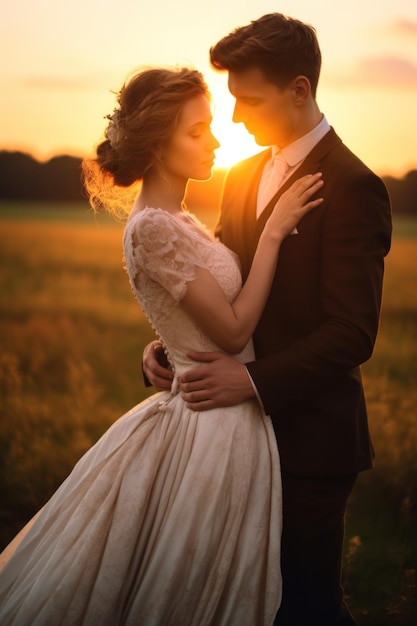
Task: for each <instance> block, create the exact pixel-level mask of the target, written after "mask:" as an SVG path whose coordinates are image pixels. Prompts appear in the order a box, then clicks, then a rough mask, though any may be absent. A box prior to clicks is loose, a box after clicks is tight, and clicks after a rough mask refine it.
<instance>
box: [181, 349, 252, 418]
mask: <svg viewBox="0 0 417 626" xmlns="http://www.w3.org/2000/svg"><path fill="white" fill-rule="evenodd" d="M188 356H189V357H190V358H191V359H193V360H194V361H198V362H199V363H201V365H200V366H199V367H196V368H194V369H192V370H189V371H188V372H186V373H185V374H182V375H181V379H180V388H181V392H182V397H183V399H184V400H185V402H186V403H187V406H188V408H190V409H192V410H193V411H206V410H208V409H214V408H216V407H217V408H219V407H225V406H234V405H235V404H240V403H241V402H244V401H245V400H248V399H249V398H253V397H254V396H255V391H254V389H253V386H252V384H251V381H250V378H249V375H248V372H247V370H246V367H245V366H244V365H243V364H242V363H238V362H237V361H235V359H232V358H231V357H229V356H227V355H225V354H223V353H221V352H189V353H188Z"/></svg>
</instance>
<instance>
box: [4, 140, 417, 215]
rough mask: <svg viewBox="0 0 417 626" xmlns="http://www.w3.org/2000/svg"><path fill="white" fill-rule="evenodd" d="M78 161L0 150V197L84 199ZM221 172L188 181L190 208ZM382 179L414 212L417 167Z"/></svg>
mask: <svg viewBox="0 0 417 626" xmlns="http://www.w3.org/2000/svg"><path fill="white" fill-rule="evenodd" d="M81 162H82V159H81V158H78V157H72V156H67V155H60V156H55V157H53V158H52V159H50V160H49V161H46V162H45V163H41V162H40V161H37V160H36V159H35V158H34V157H32V156H31V155H30V154H26V153H24V152H11V151H7V150H3V151H0V200H9V201H10V200H11V201H13V200H16V201H17V200H20V201H61V202H62V201H66V202H79V201H81V200H84V201H85V200H86V194H85V191H84V189H83V184H82V176H81ZM224 173H225V170H215V171H214V175H213V177H212V179H211V180H210V181H208V182H206V183H194V182H192V183H191V184H190V186H189V196H190V201H189V204H190V207H191V208H192V206H193V205H194V206H195V205H200V206H201V207H202V208H203V207H204V208H206V207H207V208H210V206H213V203H214V204H215V203H216V200H217V199H218V197H219V194H220V189H221V185H222V181H223V177H224ZM382 179H383V181H384V183H385V185H386V186H387V189H388V191H389V194H390V196H391V200H392V208H393V212H394V213H401V214H408V215H417V170H411V171H409V172H408V173H407V174H406V175H405V176H403V177H402V178H395V177H393V176H383V177H382Z"/></svg>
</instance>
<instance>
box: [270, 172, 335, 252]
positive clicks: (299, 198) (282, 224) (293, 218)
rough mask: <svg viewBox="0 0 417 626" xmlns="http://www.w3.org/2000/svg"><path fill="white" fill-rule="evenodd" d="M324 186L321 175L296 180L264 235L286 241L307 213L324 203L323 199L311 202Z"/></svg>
mask: <svg viewBox="0 0 417 626" xmlns="http://www.w3.org/2000/svg"><path fill="white" fill-rule="evenodd" d="M322 185H323V180H322V179H321V173H318V174H309V175H307V176H303V177H302V178H299V179H298V180H296V181H295V183H293V184H292V185H291V187H290V188H289V189H287V191H285V192H284V193H283V194H282V196H281V197H280V199H279V200H278V202H277V203H276V205H275V207H274V210H273V212H272V213H271V215H270V217H269V218H268V221H267V223H266V225H265V229H264V233H265V234H267V235H269V236H272V237H273V238H274V239H275V238H276V239H277V240H278V241H279V242H281V241H282V240H283V239H285V237H286V236H287V235H289V234H290V233H291V232H292V231H293V230H294V228H295V227H296V226H297V224H298V222H299V221H300V220H301V218H302V217H303V216H304V215H305V214H306V213H308V212H309V211H311V210H312V209H314V208H315V207H317V206H318V205H319V204H321V203H322V202H323V198H316V199H315V200H310V198H311V197H312V196H314V194H315V193H316V192H317V191H318V190H319V189H320V187H322Z"/></svg>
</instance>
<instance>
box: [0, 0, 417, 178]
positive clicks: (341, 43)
mask: <svg viewBox="0 0 417 626" xmlns="http://www.w3.org/2000/svg"><path fill="white" fill-rule="evenodd" d="M273 11H280V12H281V13H284V14H286V15H291V16H292V17H296V18H298V19H301V20H303V21H305V22H308V23H310V24H312V25H313V26H314V27H315V28H316V30H317V34H318V37H319V41H320V44H321V49H322V54H323V68H322V75H321V81H320V85H319V90H318V102H319V105H320V108H321V110H322V111H323V112H324V113H325V115H326V117H327V119H328V120H329V122H330V124H331V125H332V126H334V127H335V129H336V132H337V133H338V134H339V135H340V136H341V137H342V139H343V140H344V142H345V143H346V144H347V145H348V146H349V147H350V148H351V149H352V150H353V151H354V152H356V153H357V154H358V156H360V157H361V158H362V159H363V160H364V161H366V162H367V164H368V165H370V166H371V167H372V168H373V169H374V170H376V171H377V172H378V173H379V174H382V175H384V174H393V175H395V176H402V175H403V174H404V173H405V172H407V171H408V170H410V169H417V2H416V0H380V1H379V2H378V3H377V4H374V3H371V2H367V1H366V0H365V1H364V0H349V2H343V3H342V2H336V1H335V0H316V1H315V2H312V1H311V0H288V1H282V2H277V1H276V0H274V1H272V0H257V1H256V2H246V3H244V2H242V0H211V1H210V2H208V1H206V2H199V1H198V0H176V2H174V1H172V0H149V1H148V2H144V1H143V0H112V1H110V0H71V2H63V1H62V0H37V1H36V2H33V0H5V1H4V2H3V3H2V8H1V12H0V55H1V64H0V84H1V93H2V95H1V104H0V149H8V150H22V151H25V152H29V153H31V154H33V155H34V156H36V157H37V158H39V159H41V160H44V159H47V158H50V157H51V156H54V155H56V154H71V155H76V156H84V155H85V154H88V153H89V152H90V151H91V149H92V147H93V146H94V145H95V144H96V143H97V142H98V141H99V140H100V139H101V137H102V133H103V130H104V125H105V122H104V119H103V118H104V116H105V115H106V114H107V113H111V112H112V110H113V108H114V105H115V97H114V94H113V93H112V92H114V91H117V90H118V89H119V88H120V86H121V85H122V83H123V81H124V80H125V78H126V77H127V76H128V75H129V74H130V73H131V72H132V71H133V70H135V69H136V68H138V67H141V66H144V65H151V66H155V65H163V66H175V65H187V66H193V67H196V68H197V69H199V70H201V71H202V72H203V73H204V74H205V76H206V80H207V82H208V83H209V86H210V88H211V91H212V93H213V97H214V101H215V104H216V106H215V110H214V124H213V129H214V131H215V133H216V134H217V136H218V138H219V140H220V141H221V143H222V147H221V148H220V149H219V150H218V152H217V154H218V157H217V163H216V164H217V165H218V166H227V165H230V164H231V163H232V162H235V161H237V160H239V159H240V158H242V157H244V156H246V155H249V154H251V153H253V152H255V151H257V150H259V148H258V147H257V146H256V144H254V142H253V140H252V139H251V138H250V137H249V136H248V135H247V133H246V131H245V129H244V128H243V127H242V126H241V125H234V124H233V123H232V121H231V115H232V109H233V100H232V98H231V97H230V96H229V95H228V91H227V84H226V76H225V75H224V74H216V73H214V72H213V71H212V70H211V69H210V67H209V63H208V50H209V48H210V46H211V45H213V44H214V43H216V41H217V40H218V39H220V38H221V37H222V36H224V35H225V34H227V33H228V32H229V31H230V30H232V29H233V28H235V27H237V26H241V25H245V24H247V23H248V22H249V21H251V20H253V19H256V18H258V17H260V16H261V15H263V14H265V13H270V12H273Z"/></svg>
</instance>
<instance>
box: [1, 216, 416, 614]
mask: <svg viewBox="0 0 417 626" xmlns="http://www.w3.org/2000/svg"><path fill="white" fill-rule="evenodd" d="M200 218H201V219H202V220H203V221H204V222H206V223H207V224H208V225H209V226H212V225H213V224H214V221H215V216H214V215H213V214H210V213H208V212H205V213H201V214H200ZM416 225H417V221H415V220H414V221H413V220H412V219H409V218H407V219H404V220H401V219H396V222H395V229H394V233H395V237H394V241H393V246H392V251H391V253H390V255H389V257H388V259H387V263H386V278H385V287H384V299H383V311H382V317H381V324H380V332H379V336H378V341H377V345H376V348H375V353H374V355H373V357H372V359H371V360H370V361H369V362H368V363H366V364H365V365H364V367H363V376H364V382H365V389H366V395H367V400H368V408H369V420H370V427H371V432H372V436H373V441H374V446H375V449H376V459H375V468H374V469H373V470H372V471H371V472H365V473H363V474H362V475H361V476H360V478H359V481H358V485H357V487H356V489H355V492H354V494H353V496H352V498H351V502H350V506H349V510H348V515H347V530H346V547H345V557H344V566H345V567H344V579H343V584H344V587H345V590H346V593H347V595H348V597H349V603H350V606H351V608H352V610H353V612H354V614H355V616H356V617H357V619H358V622H359V624H360V625H361V624H363V625H364V626H385V625H391V624H392V625H403V626H405V625H407V626H411V624H414V623H417V622H416V619H417V592H416V588H417V587H416V586H417V533H416V523H417V513H416V500H417V419H416V414H417V385H416V372H417V369H416V366H417V290H416V288H415V286H416V282H417V239H415V238H414V237H416V235H417V228H416ZM122 231H123V225H122V224H120V223H117V222H115V221H112V220H109V219H108V218H104V217H99V218H98V219H96V218H95V217H94V216H93V215H92V214H91V212H89V211H87V210H86V207H82V208H81V209H80V207H72V206H71V207H68V206H63V207H57V206H54V207H46V206H44V205H39V206H38V207H33V206H30V205H20V206H16V205H13V206H11V205H4V206H3V207H0V236H1V241H2V245H1V247H0V259H1V273H0V318H1V325H0V341H1V350H0V394H1V416H0V452H1V455H0V488H1V493H2V501H1V505H0V534H1V535H0V542H1V544H2V545H5V544H6V543H7V542H8V541H9V540H10V538H11V537H12V536H13V534H14V533H15V532H16V531H17V530H18V528H19V527H20V526H21V525H22V524H23V523H24V522H25V521H26V519H28V518H29V517H30V516H31V515H32V514H33V513H34V512H35V511H36V510H37V509H38V508H39V507H40V506H42V504H43V503H44V502H45V501H46V499H47V498H48V497H49V496H50V494H51V493H52V492H53V491H54V490H55V489H56V488H57V486H58V485H59V484H60V482H62V480H63V479H64V478H65V476H66V475H67V474H68V472H69V471H70V469H71V467H72V466H73V464H74V463H75V462H76V460H77V459H78V458H79V457H80V456H81V455H82V454H83V452H84V451H85V450H87V449H88V448H89V447H90V446H91V444H92V443H93V442H94V441H96V440H97V438H98V437H99V436H100V435H101V434H102V433H103V432H104V430H106V429H107V428H108V426H109V425H110V424H111V423H112V422H114V420H115V419H117V418H118V417H119V416H120V415H122V414H123V413H124V412H125V411H127V410H128V409H130V408H131V407H132V406H134V405H135V404H136V403H138V402H140V401H141V400H142V399H143V398H144V397H146V396H147V395H149V393H150V391H149V390H147V389H145V387H144V386H143V382H142V376H141V369H140V361H141V354H142V349H143V347H144V346H145V345H146V343H148V341H150V340H151V339H152V338H153V336H154V335H153V332H152V330H151V329H150V327H149V325H148V323H147V321H146V319H145V318H144V316H143V314H142V313H141V311H140V309H139V307H138V305H137V303H136V301H135V300H134V297H133V294H132V292H131V289H130V286H129V283H128V279H127V275H126V273H125V271H124V269H123V264H122Z"/></svg>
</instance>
